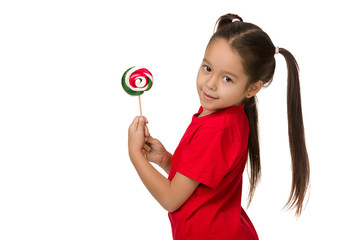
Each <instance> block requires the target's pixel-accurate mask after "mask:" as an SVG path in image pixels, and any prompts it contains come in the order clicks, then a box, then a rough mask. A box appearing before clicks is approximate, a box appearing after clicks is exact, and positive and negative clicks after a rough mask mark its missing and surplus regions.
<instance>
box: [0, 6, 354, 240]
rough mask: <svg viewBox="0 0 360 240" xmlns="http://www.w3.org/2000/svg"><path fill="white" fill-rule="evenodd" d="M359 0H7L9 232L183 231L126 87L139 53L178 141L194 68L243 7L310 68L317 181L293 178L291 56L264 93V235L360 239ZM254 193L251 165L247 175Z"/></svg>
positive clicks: (168, 132)
mask: <svg viewBox="0 0 360 240" xmlns="http://www.w3.org/2000/svg"><path fill="white" fill-rule="evenodd" d="M355 2H356V1H347V0H345V1H297V2H294V1H279V0H278V1H250V0H247V1H239V0H238V1H226V0H224V1H209V0H207V1H176V2H173V1H145V0H142V1H78V0H75V1H67V0H65V1H1V3H0V239H2V240H10V239H164V240H165V239H171V229H170V224H169V221H168V218H167V213H166V212H165V210H163V209H162V208H161V207H160V205H159V204H158V203H157V202H156V201H155V200H154V199H153V198H152V197H151V195H150V194H149V193H148V192H147V190H146V189H145V187H144V186H143V184H142V183H141V181H140V179H139V178H138V176H137V174H136V172H135V170H134V168H133V166H132V165H131V163H130V160H129V158H128V155H127V128H128V126H129V124H130V123H131V121H132V120H133V118H134V117H135V116H136V115H138V114H139V109H138V101H137V98H136V97H131V96H129V95H127V94H126V93H125V92H124V91H123V90H122V87H121V82H120V78H121V75H122V73H123V72H124V71H125V70H126V69H127V68H129V67H131V66H134V65H140V66H145V67H147V68H148V69H150V70H151V71H152V73H153V75H154V86H153V88H152V89H151V90H150V91H149V92H146V93H145V94H143V95H142V102H143V113H144V115H145V116H147V118H148V120H149V121H150V123H149V128H150V132H151V134H152V135H153V136H154V137H156V138H159V139H160V140H161V141H162V142H163V143H164V145H165V146H166V148H167V149H168V150H169V151H170V152H173V151H174V149H175V148H176V146H177V144H178V142H179V140H180V138H181V136H182V134H183V133H184V131H185V129H186V127H187V125H188V124H189V123H190V120H191V116H192V114H193V113H195V112H196V111H197V109H198V107H199V101H198V97H197V93H196V89H195V79H196V74H197V70H198V67H199V64H200V62H201V59H202V57H203V53H204V50H205V47H206V44H207V42H208V40H209V38H210V36H211V34H212V32H213V29H214V25H215V21H216V20H217V18H218V17H220V16H221V15H222V14H225V13H229V12H231V13H237V14H239V15H240V16H241V17H242V18H243V19H244V20H245V21H249V22H252V23H255V24H257V25H259V26H260V27H261V28H263V30H265V31H266V32H267V33H268V34H269V35H270V37H271V38H272V40H273V42H274V43H275V45H278V46H280V47H284V48H287V49H288V50H290V51H291V52H292V53H293V54H294V55H295V57H296V58H297V60H298V63H299V65H300V69H301V90H302V98H303V116H304V122H305V132H306V137H307V146H308V151H309V156H310V161H311V192H310V197H309V201H308V204H307V207H306V209H305V211H304V212H303V214H302V216H301V217H300V218H299V219H296V218H295V217H294V216H293V212H286V211H282V207H283V205H284V204H285V202H286V200H287V197H288V194H289V191H290V184H291V172H290V155H289V150H288V142H287V130H286V129H287V125H286V124H287V121H286V67H285V61H284V59H283V57H282V56H281V55H277V56H276V60H277V68H276V73H275V78H274V81H273V84H272V85H271V86H270V87H269V88H267V89H263V90H262V91H261V92H260V93H259V94H258V98H259V115H260V136H261V154H262V173H263V175H262V180H261V182H260V184H259V186H258V188H257V191H256V193H255V197H254V200H253V203H252V205H251V206H250V208H249V209H248V210H247V212H248V214H249V216H250V218H251V219H252V221H253V223H254V225H255V227H256V229H257V232H258V234H259V237H260V239H270V240H272V239H278V240H280V239H284V240H285V239H286V240H288V239H360V236H359V235H360V233H359V229H358V227H359V214H360V211H359V205H358V203H359V202H360V197H359V196H360V194H359V190H358V189H359V187H358V183H359V176H358V175H359V174H358V173H359V167H360V164H359V160H360V157H359V153H358V145H359V133H360V131H359V121H360V118H359V110H358V109H359V108H358V103H359V97H358V90H359V89H358V88H359V80H360V79H359V63H360V62H359V54H360V50H359V49H360V48H359V42H360V38H359V34H358V29H359V27H358V23H359V22H360V17H359V15H358V11H357V10H356V9H358V7H355V6H356V5H355V4H356V3H355ZM244 180H245V181H244V190H243V194H244V202H243V204H244V206H246V197H245V196H246V195H247V187H248V182H247V175H246V174H245V175H244Z"/></svg>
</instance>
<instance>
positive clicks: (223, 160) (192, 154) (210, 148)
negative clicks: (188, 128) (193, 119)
mask: <svg viewBox="0 0 360 240" xmlns="http://www.w3.org/2000/svg"><path fill="white" fill-rule="evenodd" d="M239 156H240V153H239V143H233V142H231V141H229V138H228V137H227V136H226V134H225V133H224V131H223V129H217V128H202V129H201V128H200V129H198V130H197V131H196V132H195V134H194V135H193V137H192V138H191V140H190V143H189V144H188V145H187V146H186V147H185V148H184V150H183V152H182V155H181V159H180V161H179V165H178V168H177V172H179V173H181V174H183V175H185V176H187V177H189V178H191V179H194V180H196V181H198V182H200V183H202V184H204V185H206V186H208V187H211V188H213V189H216V187H217V186H218V184H219V183H220V182H221V180H222V179H223V178H224V176H225V175H226V174H227V173H229V171H230V170H231V168H232V166H233V164H234V163H235V162H236V161H237V160H239Z"/></svg>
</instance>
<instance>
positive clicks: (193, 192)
mask: <svg viewBox="0 0 360 240" xmlns="http://www.w3.org/2000/svg"><path fill="white" fill-rule="evenodd" d="M278 53H280V54H282V55H283V56H284V57H285V59H286V63H287V68H288V90H287V96H288V97H287V102H288V129H289V142H290V152H291V158H292V188H291V192H290V197H289V200H288V202H287V204H286V206H288V207H289V208H295V209H296V215H298V216H299V215H300V214H301V211H302V206H303V205H302V204H303V201H304V197H305V195H306V191H307V187H308V183H309V161H308V155H307V151H306V145H305V137H304V126H303V120H302V110H301V98H300V85H299V77H298V67H297V63H296V60H295V58H294V57H293V56H292V54H291V53H290V52H289V51H287V50H286V49H284V48H278V47H275V46H274V44H273V43H272V42H271V40H270V38H269V36H268V35H267V34H266V33H265V32H263V31H262V30H261V29H260V28H259V27H258V26H256V25H253V24H251V23H246V22H243V21H242V19H241V18H240V17H239V16H237V15H233V14H227V15H224V16H222V17H220V18H219V20H218V22H217V30H216V32H215V33H214V34H213V36H212V37H211V39H210V41H209V44H208V46H207V48H206V51H205V56H204V59H203V60H202V63H201V66H200V69H199V72H198V76H197V91H198V94H199V98H200V103H201V107H200V109H199V111H198V113H197V114H195V115H194V116H193V117H192V122H191V123H190V125H189V127H188V129H187V130H186V132H185V134H184V136H183V138H182V139H181V141H180V143H179V146H178V147H177V149H176V150H175V152H174V154H173V155H171V154H170V153H169V152H167V151H166V149H165V148H164V146H163V145H162V144H161V142H159V141H158V140H157V139H155V138H153V137H152V136H151V135H150V134H149V131H148V129H147V126H146V123H147V120H146V118H144V117H136V118H135V119H134V121H133V123H132V124H131V125H130V127H129V155H130V159H131V161H132V163H133V165H134V166H135V169H136V171H137V172H138V174H139V176H140V178H141V180H142V181H143V183H144V185H145V186H146V187H147V189H148V190H149V191H150V193H151V194H152V195H153V197H154V198H155V199H156V200H157V201H158V202H159V203H160V204H161V205H162V206H163V207H164V208H165V209H166V210H167V211H169V218H170V222H171V226H172V233H173V238H174V239H177V240H182V239H197V240H199V239H207V240H209V239H216V240H219V239H221V240H232V239H237V240H239V239H249V240H253V239H258V236H257V233H256V231H255V228H254V226H253V225H252V223H251V221H250V219H249V218H248V216H247V215H246V213H245V211H244V209H243V208H242V207H241V197H242V194H241V193H242V175H243V172H244V168H245V164H246V162H247V159H248V155H249V164H250V167H251V174H250V175H251V176H250V192H249V199H250V200H249V203H250V202H251V199H252V197H253V194H254V191H255V188H256V185H257V182H258V180H259V177H260V149H259V138H258V116H257V107H256V98H255V95H256V93H258V91H259V90H260V89H261V88H262V87H263V86H266V85H269V84H270V83H271V80H272V78H273V75H274V70H275V58H274V55H275V54H278ZM149 161H150V162H153V163H156V164H158V165H159V166H160V167H162V168H163V169H164V170H165V171H166V172H167V173H168V174H169V176H168V178H165V177H164V176H163V175H162V174H160V173H159V172H158V171H157V170H156V169H155V168H154V167H153V166H152V165H151V164H150V163H149Z"/></svg>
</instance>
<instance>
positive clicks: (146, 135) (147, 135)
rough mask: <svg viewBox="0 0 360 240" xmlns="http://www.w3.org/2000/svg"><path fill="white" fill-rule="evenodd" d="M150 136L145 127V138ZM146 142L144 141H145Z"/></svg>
mask: <svg viewBox="0 0 360 240" xmlns="http://www.w3.org/2000/svg"><path fill="white" fill-rule="evenodd" d="M149 136H150V133H149V128H148V126H147V125H145V137H146V138H148V137H149ZM145 141H146V140H145Z"/></svg>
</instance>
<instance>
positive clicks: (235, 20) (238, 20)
mask: <svg viewBox="0 0 360 240" xmlns="http://www.w3.org/2000/svg"><path fill="white" fill-rule="evenodd" d="M232 22H241V21H240V19H238V18H234V19H233V20H232Z"/></svg>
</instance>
